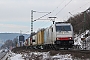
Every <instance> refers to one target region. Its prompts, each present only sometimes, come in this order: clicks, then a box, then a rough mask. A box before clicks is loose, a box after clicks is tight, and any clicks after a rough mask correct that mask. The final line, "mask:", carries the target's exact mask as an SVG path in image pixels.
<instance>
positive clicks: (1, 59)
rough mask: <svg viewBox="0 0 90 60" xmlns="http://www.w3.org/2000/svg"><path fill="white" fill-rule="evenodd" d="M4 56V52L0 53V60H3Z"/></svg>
mask: <svg viewBox="0 0 90 60" xmlns="http://www.w3.org/2000/svg"><path fill="white" fill-rule="evenodd" d="M6 54H7V53H6V52H2V53H0V60H3V58H4V57H5V55H6Z"/></svg>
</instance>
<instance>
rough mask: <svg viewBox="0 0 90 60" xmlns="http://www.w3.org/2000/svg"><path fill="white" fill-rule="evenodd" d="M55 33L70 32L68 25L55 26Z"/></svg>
mask: <svg viewBox="0 0 90 60" xmlns="http://www.w3.org/2000/svg"><path fill="white" fill-rule="evenodd" d="M56 31H71V27H70V25H67V26H56Z"/></svg>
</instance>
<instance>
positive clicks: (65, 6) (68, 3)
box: [55, 0, 72, 16]
mask: <svg viewBox="0 0 90 60" xmlns="http://www.w3.org/2000/svg"><path fill="white" fill-rule="evenodd" d="M71 1H72V0H70V1H69V2H68V3H67V4H66V5H65V6H64V7H63V8H62V9H61V10H60V11H59V12H58V13H56V15H55V16H57V15H58V14H59V13H60V12H61V11H62V10H63V9H64V8H65V7H67V6H68V5H69V3H70V2H71Z"/></svg>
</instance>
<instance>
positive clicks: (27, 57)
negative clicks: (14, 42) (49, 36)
mask: <svg viewBox="0 0 90 60" xmlns="http://www.w3.org/2000/svg"><path fill="white" fill-rule="evenodd" d="M8 60H73V59H72V56H71V54H65V55H60V54H56V55H54V56H51V55H50V53H49V52H30V53H22V54H15V53H11V56H10V57H9V58H8Z"/></svg>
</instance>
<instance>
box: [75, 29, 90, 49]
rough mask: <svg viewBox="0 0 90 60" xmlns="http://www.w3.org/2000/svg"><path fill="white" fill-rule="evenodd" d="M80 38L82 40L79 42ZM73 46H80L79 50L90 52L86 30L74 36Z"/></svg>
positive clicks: (89, 36) (89, 41)
mask: <svg viewBox="0 0 90 60" xmlns="http://www.w3.org/2000/svg"><path fill="white" fill-rule="evenodd" d="M81 38H84V39H83V40H81ZM74 45H78V46H80V48H81V49H86V50H90V31H89V30H86V31H85V32H84V33H82V34H79V35H77V34H76V35H75V38H74Z"/></svg>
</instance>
